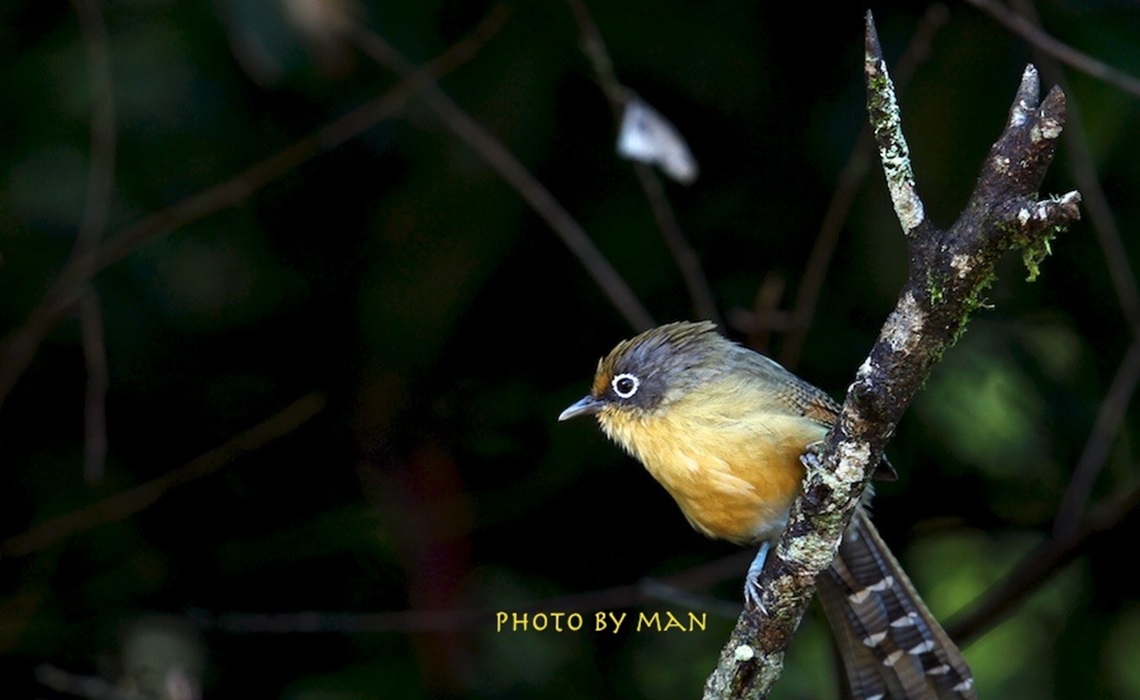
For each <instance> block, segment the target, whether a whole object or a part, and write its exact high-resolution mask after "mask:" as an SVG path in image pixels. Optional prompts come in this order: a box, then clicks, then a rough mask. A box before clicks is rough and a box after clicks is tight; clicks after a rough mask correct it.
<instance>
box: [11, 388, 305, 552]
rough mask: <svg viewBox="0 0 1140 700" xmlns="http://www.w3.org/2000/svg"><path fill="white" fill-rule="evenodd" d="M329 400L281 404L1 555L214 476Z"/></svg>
mask: <svg viewBox="0 0 1140 700" xmlns="http://www.w3.org/2000/svg"><path fill="white" fill-rule="evenodd" d="M324 407H325V399H324V397H323V396H321V395H320V394H309V395H308V396H303V397H301V398H300V399H297V401H295V402H293V403H291V404H289V405H288V406H286V407H285V408H283V409H281V411H279V412H278V413H276V414H274V415H273V416H270V417H269V418H267V419H265V421H263V422H261V423H258V424H257V425H255V426H254V427H252V428H250V429H249V430H247V431H246V432H244V433H242V434H240V435H237V436H235V437H233V438H231V439H230V440H227V441H226V442H225V443H224V444H222V445H219V446H217V447H215V448H214V449H212V450H210V451H209V452H206V453H205V454H203V455H202V456H200V457H198V458H196V459H194V460H191V461H190V462H188V463H187V464H186V465H185V466H183V467H180V468H179V469H175V470H174V471H171V472H167V473H166V474H164V475H162V476H160V477H158V478H157V479H152V480H151V481H148V482H146V483H145V484H139V485H138V486H136V487H134V488H132V489H128V490H127V491H123V492H122V493H119V494H116V495H114V496H111V497H110V498H107V499H104V500H102V501H99V502H98V503H93V504H91V505H89V506H86V507H83V508H80V509H79V510H75V511H72V512H70V513H67V514H65V515H60V516H56V517H53V518H48V519H47V520H45V521H43V522H41V523H38V524H37V525H35V526H34V527H32V528H31V529H30V530H28V531H27V532H24V533H22V534H19V535H15V536H13V537H9V538H8V539H6V540H4V541H3V543H0V558H6V557H18V556H24V555H27V554H31V553H33V552H38V551H40V550H43V549H46V548H48V547H50V546H52V545H54V544H56V543H58V542H60V541H62V540H64V539H66V538H68V537H71V536H72V535H76V534H78V533H80V532H84V531H86V530H90V529H91V528H94V527H97V526H99V525H105V524H107V523H113V522H117V521H120V520H124V519H126V518H129V517H131V516H132V515H134V514H135V513H138V512H139V511H141V510H143V509H144V508H147V507H149V506H151V505H153V504H154V503H155V502H157V501H158V499H160V498H162V497H163V496H165V495H166V494H167V493H168V492H169V491H170V490H171V489H174V488H177V487H179V486H182V485H185V484H188V483H190V482H192V481H195V480H197V479H201V478H202V477H205V476H209V475H210V474H213V473H214V472H216V471H218V470H219V469H221V468H223V467H226V466H228V465H230V464H232V463H233V462H234V461H235V460H237V459H238V458H240V457H241V456H243V455H245V454H248V453H249V452H252V451H254V450H257V449H259V448H261V447H263V446H265V445H267V444H269V443H270V442H273V441H274V440H277V439H280V438H282V437H284V436H285V435H288V434H289V433H291V432H293V431H294V430H296V429H297V428H299V427H300V426H301V425H303V424H304V423H305V422H306V421H308V420H309V419H310V418H312V417H313V416H315V415H317V414H318V413H320V412H321V411H322V410H324Z"/></svg>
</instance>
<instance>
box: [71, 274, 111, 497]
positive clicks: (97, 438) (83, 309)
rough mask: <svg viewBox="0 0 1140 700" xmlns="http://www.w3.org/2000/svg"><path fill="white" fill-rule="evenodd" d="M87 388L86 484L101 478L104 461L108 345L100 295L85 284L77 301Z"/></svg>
mask: <svg viewBox="0 0 1140 700" xmlns="http://www.w3.org/2000/svg"><path fill="white" fill-rule="evenodd" d="M76 309H77V311H78V312H79V332H80V336H81V337H82V338H83V359H84V364H85V366H86V368H87V388H86V390H85V395H84V410H83V478H84V479H85V480H86V481H87V483H88V484H97V483H99V482H101V481H102V480H103V471H104V469H105V465H106V460H107V444H108V443H107V391H108V389H109V388H110V386H111V378H110V377H111V375H110V370H109V369H108V367H107V344H106V343H105V342H104V336H103V310H102V309H101V308H100V304H99V295H98V294H96V293H95V290H94V289H92V288H91V287H88V288H87V289H86V290H85V291H84V292H83V294H81V295H80V297H79V303H78V304H76Z"/></svg>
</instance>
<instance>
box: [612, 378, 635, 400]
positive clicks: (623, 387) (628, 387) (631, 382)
mask: <svg viewBox="0 0 1140 700" xmlns="http://www.w3.org/2000/svg"><path fill="white" fill-rule="evenodd" d="M640 386H641V380H640V379H638V378H637V375H634V374H629V373H628V372H626V373H624V374H619V375H617V376H616V377H614V379H613V381H612V382H610V387H612V388H613V390H614V393H615V394H617V395H618V396H620V397H621V398H623V399H628V398H629V397H631V396H633V395H634V394H636V393H637V389H638V387H640Z"/></svg>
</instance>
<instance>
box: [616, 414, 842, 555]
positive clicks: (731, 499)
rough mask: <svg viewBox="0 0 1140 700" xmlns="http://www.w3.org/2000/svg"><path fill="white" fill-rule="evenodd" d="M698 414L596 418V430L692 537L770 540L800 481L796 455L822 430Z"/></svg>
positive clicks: (779, 419) (761, 417) (778, 419)
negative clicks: (672, 507) (648, 481)
mask: <svg viewBox="0 0 1140 700" xmlns="http://www.w3.org/2000/svg"><path fill="white" fill-rule="evenodd" d="M675 408H678V407H674V409H675ZM679 408H684V407H679ZM704 408H705V410H702V411H699V412H693V411H686V410H668V411H664V412H661V413H659V414H657V415H650V416H641V417H638V418H634V419H623V418H622V417H619V416H610V417H608V420H607V417H605V416H603V417H602V425H603V427H604V428H605V429H606V432H607V433H609V434H610V436H611V437H613V438H614V439H615V440H616V441H617V442H619V443H620V444H622V445H624V446H625V447H626V448H627V449H628V450H629V451H630V453H631V454H633V455H634V456H635V457H636V458H637V459H638V460H639V461H641V463H642V464H643V465H645V468H646V469H647V470H648V471H649V473H650V474H652V475H653V477H654V478H655V479H657V481H658V482H660V483H661V485H662V486H664V487H665V488H666V490H668V491H669V493H670V494H671V495H672V496H673V498H674V500H676V501H677V505H679V506H680V507H681V511H682V512H683V513H684V514H685V517H686V518H688V520H689V522H690V523H691V524H692V525H693V527H694V528H696V529H697V530H699V531H700V532H703V533H704V534H706V535H708V536H709V537H714V538H718V539H726V540H731V541H733V542H738V543H742V544H743V543H750V542H756V541H759V540H764V539H770V538H772V537H775V536H776V535H778V534H779V532H780V531H781V530H782V529H783V527H784V524H785V522H786V521H787V515H788V509H789V508H790V507H791V503H792V500H794V499H795V496H796V494H797V493H798V492H799V489H800V484H801V482H802V481H803V465H802V464H801V463H800V460H799V458H800V455H801V454H803V452H804V450H805V449H806V447H807V445H808V444H810V443H811V442H814V441H816V440H819V439H821V438H822V437H823V435H824V434H825V433H826V431H827V428H826V427H824V426H821V425H820V424H818V423H815V422H813V421H810V420H807V419H805V418H803V417H802V416H793V415H787V414H785V413H763V412H759V413H758V412H750V413H749V414H747V415H744V416H735V417H734V416H731V415H730V414H726V413H725V412H715V411H712V412H710V410H708V409H710V408H712V407H709V406H705V407H704ZM607 423H608V425H607Z"/></svg>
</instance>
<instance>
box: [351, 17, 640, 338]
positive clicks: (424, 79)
mask: <svg viewBox="0 0 1140 700" xmlns="http://www.w3.org/2000/svg"><path fill="white" fill-rule="evenodd" d="M345 31H346V32H347V35H348V36H349V37H350V38H351V39H352V41H353V42H354V43H355V44H356V45H357V46H358V47H359V48H360V50H361V51H362V52H364V53H365V54H366V55H367V56H369V57H370V58H372V59H373V60H374V61H376V62H377V63H379V64H380V65H382V66H384V67H385V68H387V69H388V70H390V71H392V72H393V73H395V74H396V75H398V76H400V79H401V80H402V81H403V84H405V85H407V86H409V87H410V88H412V89H413V90H415V91H416V93H417V94H418V95H419V97H420V99H422V100H423V101H424V102H425V103H427V105H428V106H429V107H431V109H432V111H433V112H435V114H436V116H437V117H439V119H440V120H441V121H442V122H443V123H444V124H445V125H446V126H447V128H448V129H450V130H451V132H452V133H453V134H455V135H456V136H458V137H459V138H460V139H462V140H463V142H464V143H466V144H467V145H468V146H470V147H471V148H473V149H474V150H475V151H476V152H477V153H478V154H479V155H481V156H482V157H483V158H484V159H485V160H486V161H487V163H488V164H489V165H490V166H491V167H493V168H494V169H495V170H496V171H497V172H498V173H499V175H500V176H501V177H502V178H503V179H504V180H506V181H507V182H508V183H509V184H510V185H511V187H513V188H515V190H516V191H517V192H518V193H519V195H520V196H521V197H522V198H523V199H524V200H525V201H526V203H527V204H529V205H530V206H531V208H533V209H534V211H535V212H536V213H537V214H538V215H539V216H541V217H542V218H543V220H544V221H546V223H547V224H548V225H549V226H550V228H551V229H553V230H554V232H555V233H556V234H558V237H559V238H561V239H562V242H563V243H565V244H566V247H567V248H569V249H570V251H571V252H572V253H573V254H574V255H575V257H577V258H578V260H580V261H581V262H582V265H583V266H585V268H586V271H587V272H588V273H589V274H590V276H591V277H593V278H594V281H595V282H596V283H597V284H598V286H599V287H601V289H602V291H603V292H605V294H606V296H607V297H609V300H610V302H611V303H612V304H613V305H614V308H615V309H617V311H618V312H619V313H620V314H621V315H622V316H624V317H625V320H626V322H628V323H629V325H630V326H631V327H632V328H633V329H634V330H639V331H640V330H645V329H646V328H649V327H650V326H652V325H654V324H653V317H652V316H650V315H649V312H648V311H647V310H646V309H645V307H644V306H643V305H642V303H641V300H639V299H638V298H637V295H636V294H634V292H633V290H632V289H631V288H630V286H629V284H627V283H626V281H625V280H624V279H623V278H622V276H621V275H620V274H619V273H618V271H617V270H616V269H614V266H613V265H612V264H610V261H609V260H607V259H606V258H605V256H604V255H602V253H601V251H600V250H598V247H597V246H596V245H594V242H593V241H591V240H590V237H589V236H588V235H587V234H586V232H585V231H584V230H583V229H582V226H581V225H580V224H579V223H578V222H577V221H575V220H574V217H573V216H571V215H570V213H569V212H568V211H566V209H565V208H564V207H563V206H562V205H561V204H560V203H559V202H558V200H557V199H555V198H554V195H552V194H551V193H550V190H548V189H546V187H544V186H543V185H542V183H540V182H539V181H538V180H537V179H535V177H534V176H533V175H532V174H531V173H530V172H529V171H528V170H527V169H526V167H525V166H524V165H523V164H522V163H521V162H520V161H519V160H518V159H517V158H515V156H514V155H513V154H512V153H511V152H510V151H509V150H507V148H506V147H505V146H504V145H503V144H502V142H501V141H499V140H498V139H496V138H495V137H494V136H492V135H491V133H490V132H488V131H487V130H486V129H484V128H483V127H482V126H480V125H479V123H478V122H476V121H475V120H474V119H472V118H471V116H470V115H469V114H467V113H466V112H465V111H463V109H461V108H460V107H459V105H457V104H456V103H455V101H454V100H452V99H451V98H450V97H448V96H447V95H445V94H444V93H443V91H442V90H440V89H439V87H438V86H437V85H436V84H435V82H434V78H433V77H432V76H431V75H429V74H427V73H425V72H423V71H422V70H419V69H417V68H416V67H415V66H413V65H412V64H411V63H409V62H408V60H407V59H406V58H404V57H403V55H401V54H400V52H399V51H397V50H396V48H395V47H394V46H392V45H391V44H390V43H388V42H387V41H386V40H385V39H384V38H383V37H381V36H380V35H379V34H376V33H374V32H373V31H371V30H370V29H368V28H367V27H365V26H364V25H362V24H359V23H356V22H353V23H351V24H349V26H348V27H346V29H345Z"/></svg>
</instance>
